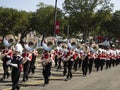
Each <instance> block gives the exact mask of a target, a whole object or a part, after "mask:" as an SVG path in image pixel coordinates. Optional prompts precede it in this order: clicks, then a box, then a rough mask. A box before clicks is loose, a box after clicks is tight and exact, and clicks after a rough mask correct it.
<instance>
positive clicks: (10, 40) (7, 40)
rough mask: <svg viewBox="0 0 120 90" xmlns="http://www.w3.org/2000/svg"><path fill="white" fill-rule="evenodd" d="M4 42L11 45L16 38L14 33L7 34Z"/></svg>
mask: <svg viewBox="0 0 120 90" xmlns="http://www.w3.org/2000/svg"><path fill="white" fill-rule="evenodd" d="M3 43H4V45H5V46H7V47H9V46H12V45H13V44H14V43H15V38H14V36H13V35H6V36H5V37H4V39H3Z"/></svg>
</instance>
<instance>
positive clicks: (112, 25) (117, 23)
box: [104, 11, 120, 38]
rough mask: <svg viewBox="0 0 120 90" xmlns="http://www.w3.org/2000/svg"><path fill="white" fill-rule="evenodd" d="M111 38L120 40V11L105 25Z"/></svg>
mask: <svg viewBox="0 0 120 90" xmlns="http://www.w3.org/2000/svg"><path fill="white" fill-rule="evenodd" d="M104 27H105V28H106V29H107V31H108V34H109V36H112V37H116V38H120V35H119V34H120V11H115V12H114V13H113V15H112V18H111V20H110V21H108V22H106V23H104Z"/></svg>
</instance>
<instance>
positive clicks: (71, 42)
mask: <svg viewBox="0 0 120 90" xmlns="http://www.w3.org/2000/svg"><path fill="white" fill-rule="evenodd" d="M77 44H78V41H77V39H76V38H71V39H69V40H68V47H69V48H70V49H75V48H76V47H77Z"/></svg>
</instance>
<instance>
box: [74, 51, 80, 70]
mask: <svg viewBox="0 0 120 90" xmlns="http://www.w3.org/2000/svg"><path fill="white" fill-rule="evenodd" d="M73 59H74V70H75V71H77V66H78V60H79V59H78V52H77V51H76V50H75V52H74V54H73Z"/></svg>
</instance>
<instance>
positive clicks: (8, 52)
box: [1, 49, 13, 59]
mask: <svg viewBox="0 0 120 90" xmlns="http://www.w3.org/2000/svg"><path fill="white" fill-rule="evenodd" d="M1 56H2V59H3V58H4V57H5V56H6V57H7V58H12V56H13V51H12V50H11V49H4V50H3V51H2V53H1Z"/></svg>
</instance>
